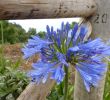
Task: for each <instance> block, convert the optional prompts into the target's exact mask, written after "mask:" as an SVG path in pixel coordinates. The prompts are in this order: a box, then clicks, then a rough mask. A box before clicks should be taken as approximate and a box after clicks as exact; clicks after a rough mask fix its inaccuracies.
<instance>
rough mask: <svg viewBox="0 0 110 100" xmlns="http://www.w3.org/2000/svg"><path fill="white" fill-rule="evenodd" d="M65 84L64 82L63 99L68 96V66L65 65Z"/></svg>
mask: <svg viewBox="0 0 110 100" xmlns="http://www.w3.org/2000/svg"><path fill="white" fill-rule="evenodd" d="M65 74H66V75H65V84H64V100H67V99H68V98H67V97H68V67H65Z"/></svg>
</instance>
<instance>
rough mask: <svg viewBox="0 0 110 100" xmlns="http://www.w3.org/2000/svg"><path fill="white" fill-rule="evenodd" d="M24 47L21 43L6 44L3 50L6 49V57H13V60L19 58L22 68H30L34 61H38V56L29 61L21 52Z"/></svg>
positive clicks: (15, 60)
mask: <svg viewBox="0 0 110 100" xmlns="http://www.w3.org/2000/svg"><path fill="white" fill-rule="evenodd" d="M22 47H23V46H22V45H21V44H13V45H10V44H7V45H4V49H3V50H4V55H5V58H7V59H11V60H12V61H13V62H17V61H18V60H19V61H20V63H21V64H20V68H22V69H24V70H30V69H31V64H32V62H35V61H37V60H38V56H35V57H33V58H31V59H29V60H27V61H26V60H24V59H23V53H22V52H21V49H22Z"/></svg>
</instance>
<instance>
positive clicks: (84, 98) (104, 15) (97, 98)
mask: <svg viewBox="0 0 110 100" xmlns="http://www.w3.org/2000/svg"><path fill="white" fill-rule="evenodd" d="M95 2H96V3H97V7H98V10H97V13H96V14H95V15H94V16H93V17H91V18H89V20H90V21H91V23H92V27H93V33H95V34H98V36H99V37H101V38H102V39H104V40H107V39H109V38H110V1H109V0H95ZM104 83H105V76H104V77H103V79H102V80H101V81H100V84H99V87H98V88H91V92H90V93H88V92H86V90H85V88H84V86H83V83H82V80H81V78H80V76H79V74H78V73H77V72H76V79H75V90H74V100H103V92H104Z"/></svg>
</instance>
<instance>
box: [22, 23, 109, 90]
mask: <svg viewBox="0 0 110 100" xmlns="http://www.w3.org/2000/svg"><path fill="white" fill-rule="evenodd" d="M88 31H89V30H88V27H87V26H86V25H83V24H82V25H80V26H78V24H77V23H76V24H75V25H74V27H73V29H71V28H70V24H69V23H66V25H64V23H62V24H61V28H60V29H57V31H55V30H54V28H53V27H51V28H50V27H49V26H47V33H46V36H45V39H41V38H40V37H38V36H37V35H36V36H33V37H32V38H31V39H29V40H28V43H27V44H26V46H25V47H24V48H23V49H22V52H23V53H24V58H25V59H27V58H29V57H31V56H33V55H35V54H40V60H39V61H37V62H36V63H33V65H32V66H33V70H32V71H30V72H29V73H28V76H29V77H31V78H32V81H34V82H36V83H40V82H43V83H45V82H46V80H47V79H48V78H50V79H53V80H56V82H57V83H58V84H60V83H61V82H62V81H63V80H64V77H65V75H66V74H67V73H65V70H64V69H65V67H66V68H68V67H69V63H71V64H72V65H73V66H74V67H75V68H76V70H77V71H78V72H79V73H80V75H81V78H82V80H83V82H84V85H85V87H86V90H87V91H88V92H89V91H90V87H91V86H94V87H97V86H98V83H99V81H100V80H101V78H102V76H103V75H104V73H105V72H106V70H107V69H106V64H105V63H104V62H103V58H105V57H106V56H110V46H108V45H106V44H105V43H104V42H103V41H102V39H100V38H96V39H94V40H92V39H91V38H90V37H89V38H88V39H86V41H85V37H86V35H88V34H87V33H88Z"/></svg>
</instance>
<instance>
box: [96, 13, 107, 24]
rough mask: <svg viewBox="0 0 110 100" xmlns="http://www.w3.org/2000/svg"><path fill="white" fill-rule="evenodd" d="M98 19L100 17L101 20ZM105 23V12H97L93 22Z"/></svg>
mask: <svg viewBox="0 0 110 100" xmlns="http://www.w3.org/2000/svg"><path fill="white" fill-rule="evenodd" d="M100 19H101V21H100ZM100 22H101V23H107V14H106V13H105V14H102V15H100V14H97V15H96V18H95V20H94V23H97V24H98V23H100Z"/></svg>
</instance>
